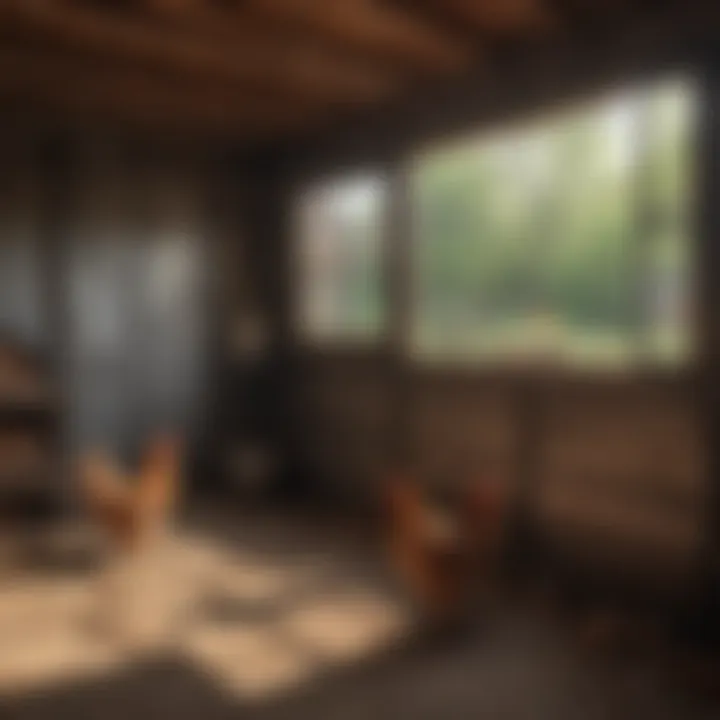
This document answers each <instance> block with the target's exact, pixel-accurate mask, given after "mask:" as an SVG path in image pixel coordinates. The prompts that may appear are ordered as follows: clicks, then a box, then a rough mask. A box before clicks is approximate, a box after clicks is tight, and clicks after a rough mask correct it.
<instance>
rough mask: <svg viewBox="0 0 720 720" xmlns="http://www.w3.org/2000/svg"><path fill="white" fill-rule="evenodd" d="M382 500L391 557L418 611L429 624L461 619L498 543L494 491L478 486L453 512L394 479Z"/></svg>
mask: <svg viewBox="0 0 720 720" xmlns="http://www.w3.org/2000/svg"><path fill="white" fill-rule="evenodd" d="M385 499H386V501H387V509H388V522H389V527H388V530H389V551H390V560H391V563H392V564H393V567H394V569H395V571H396V572H397V574H398V575H399V577H400V579H401V581H402V582H403V584H404V585H405V587H406V588H407V590H408V591H409V593H410V595H411V596H412V597H413V599H414V601H415V602H416V603H417V604H418V606H419V608H420V610H421V611H422V612H423V614H424V615H425V616H426V617H427V618H428V619H429V620H430V621H431V622H439V623H446V622H449V621H452V620H457V619H460V618H462V617H464V616H465V615H466V614H467V612H468V611H469V609H470V604H471V602H472V600H473V598H474V595H475V593H474V590H475V588H476V586H477V581H478V580H480V579H482V577H483V574H484V571H487V569H488V567H489V565H488V563H489V562H490V560H491V557H492V555H493V554H494V550H495V548H496V546H497V539H498V534H499V530H500V521H501V505H500V503H499V496H498V494H497V492H495V491H494V490H492V488H490V487H488V486H486V485H485V484H482V485H477V486H475V487H473V488H472V489H471V491H470V492H469V493H468V494H467V496H465V497H463V498H462V499H461V500H460V503H459V507H456V508H455V510H454V511H452V510H447V509H444V508H441V507H440V506H439V505H438V504H437V503H433V502H432V501H431V500H430V499H429V498H428V497H426V495H425V494H424V493H423V492H422V490H421V489H420V488H419V487H418V486H417V485H416V484H415V483H413V482H412V481H410V480H409V479H407V478H403V477H398V478H395V479H394V480H393V481H392V482H390V483H389V484H388V487H387V488H386V498H385Z"/></svg>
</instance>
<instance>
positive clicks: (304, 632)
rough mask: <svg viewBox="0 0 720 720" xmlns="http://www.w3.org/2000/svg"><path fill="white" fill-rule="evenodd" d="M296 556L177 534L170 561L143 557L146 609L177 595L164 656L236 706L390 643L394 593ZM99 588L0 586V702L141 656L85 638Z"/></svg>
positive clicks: (62, 581) (324, 561)
mask: <svg viewBox="0 0 720 720" xmlns="http://www.w3.org/2000/svg"><path fill="white" fill-rule="evenodd" d="M296 550H297V548H290V552H288V553H283V552H279V553H277V554H272V553H266V552H259V551H258V552H255V551H253V550H252V549H248V548H246V547H243V546H242V545H239V546H238V547H237V549H235V548H233V546H232V545H228V544H226V543H219V542H215V540H214V539H213V538H208V537H202V536H192V535H182V536H179V537H177V538H176V539H175V540H174V541H173V542H172V543H171V545H170V550H169V552H170V554H171V555H172V557H171V558H169V556H168V555H167V554H159V555H158V556H157V557H158V558H160V559H158V560H157V561H153V560H151V561H150V563H152V562H157V563H158V567H157V572H156V573H153V572H151V573H150V575H149V576H148V577H151V576H152V577H153V582H152V583H151V585H152V587H150V586H148V585H147V583H145V582H143V583H142V585H145V586H146V587H145V590H148V592H147V593H146V592H143V593H142V594H141V596H143V597H144V596H145V595H147V596H148V601H147V602H146V603H143V605H142V612H143V613H144V614H145V615H151V614H153V615H155V614H159V615H162V613H165V612H167V608H170V607H173V602H169V603H168V602H165V600H168V599H169V600H172V599H173V598H174V597H175V596H176V595H178V594H182V595H183V596H184V597H183V602H182V607H183V616H182V620H181V622H180V623H179V624H176V628H177V627H179V631H176V632H175V633H174V635H173V637H172V644H171V646H170V648H171V651H172V652H175V653H176V654H177V655H178V656H182V657H184V658H185V659H187V660H189V661H190V662H191V663H192V664H193V665H194V666H195V667H196V668H197V670H198V671H200V672H201V673H203V674H204V675H205V676H207V677H210V678H211V679H212V680H214V682H216V683H217V684H218V687H220V688H222V690H223V691H224V692H225V693H227V694H229V695H231V696H232V697H234V698H236V699H237V700H239V701H245V700H262V699H264V698H269V697H276V696H277V695H279V694H284V693H287V692H291V691H292V690H293V689H294V688H297V687H298V686H300V685H302V684H303V683H305V682H307V681H309V680H312V679H313V678H315V677H318V676H319V675H321V674H324V673H326V672H328V671H331V670H333V669H334V668H336V667H339V666H341V665H343V664H348V663H353V662H355V661H357V660H360V659H362V658H364V657H367V656H371V655H372V654H373V653H375V652H380V651H381V650H382V649H383V648H384V647H385V646H387V645H389V644H392V643H393V642H394V641H395V639H396V638H397V637H398V636H399V634H400V633H401V632H402V631H403V627H404V624H405V618H404V617H403V614H402V612H401V610H400V608H399V607H398V606H397V605H396V604H395V603H394V602H393V601H392V600H391V598H390V597H389V596H386V595H384V594H383V593H382V592H381V591H380V590H378V589H377V588H373V587H371V586H370V584H369V583H366V584H362V583H359V584H358V583H357V582H354V583H353V584H352V585H350V584H349V581H348V579H347V578H348V575H349V574H350V575H352V573H350V572H349V570H348V566H347V564H346V561H345V560H344V559H343V558H342V554H341V553H338V554H337V555H334V554H332V553H330V554H324V553H323V554H321V555H318V556H316V555H313V554H312V553H310V554H303V553H298V552H296ZM151 569H152V568H151ZM147 573H148V568H147V567H145V568H144V572H143V575H142V576H143V577H146V576H147ZM128 577H129V581H130V582H131V583H132V582H133V575H132V574H131V575H129V576H128ZM139 578H140V575H138V576H137V578H136V580H137V579H139ZM97 580H98V578H97V577H95V576H94V575H91V574H90V575H85V576H81V577H73V578H71V579H67V578H63V577H54V578H44V579H40V578H39V577H36V576H34V575H33V574H32V573H28V574H27V575H26V576H25V577H24V578H22V579H21V580H20V581H13V582H12V583H10V582H9V581H7V580H6V581H5V582H3V583H0V644H1V645H2V653H0V694H5V693H11V692H12V693H15V692H25V691H42V689H43V688H44V687H49V686H51V685H54V684H56V683H58V682H64V681H68V682H70V681H77V680H81V681H82V680H84V679H86V678H90V677H93V678H97V677H102V676H103V675H109V674H112V673H113V672H116V671H117V670H118V669H119V667H121V666H123V665H125V664H127V663H130V662H132V661H133V659H134V657H136V654H137V648H133V647H132V646H126V645H124V644H122V643H120V644H118V642H117V639H110V640H105V641H104V640H103V638H102V636H101V637H100V638H98V636H96V635H94V634H92V632H91V627H92V625H91V623H92V619H93V616H94V613H95V612H96V611H97V609H98V604H100V605H102V603H103V600H102V598H101V597H99V595H98V582H97ZM135 584H136V586H137V585H139V584H140V583H139V582H137V581H136V583H135ZM132 589H133V588H132V585H131V590H132ZM131 594H134V593H131ZM163 594H165V595H167V596H168V597H167V598H163ZM151 596H152V600H150V597H151ZM213 599H214V601H215V605H214V606H213V604H212V602H211V601H212V600H213ZM258 609H260V610H261V612H259V611H258ZM145 619H147V618H145ZM164 649H167V646H164Z"/></svg>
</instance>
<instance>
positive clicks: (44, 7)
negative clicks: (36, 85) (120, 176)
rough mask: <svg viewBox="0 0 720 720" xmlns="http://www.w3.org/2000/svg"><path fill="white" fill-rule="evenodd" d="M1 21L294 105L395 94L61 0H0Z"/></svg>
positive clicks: (364, 81)
mask: <svg viewBox="0 0 720 720" xmlns="http://www.w3.org/2000/svg"><path fill="white" fill-rule="evenodd" d="M0 20H2V21H3V24H4V25H5V26H6V27H8V26H9V27H13V28H15V29H20V30H25V31H28V32H30V33H33V34H35V35H41V36H44V37H47V38H48V39H51V40H54V41H56V42H64V43H66V44H67V45H68V46H70V47H77V48H83V49H85V50H87V51H91V52H92V53H94V54H96V55H100V56H115V57H119V58H124V59H127V60H128V61H130V62H137V63H146V64H148V65H151V66H158V67H164V68H166V69H169V70H175V71H177V72H178V73H181V74H185V75H188V76H192V77H198V76H204V77H208V78H224V79H226V80H231V81H234V82H236V83H238V86H239V87H248V86H250V87H256V88H265V89H267V90H272V91H275V92H277V93H278V95H282V96H283V97H284V98H285V99H286V100H287V101H289V102H291V101H292V100H293V99H294V98H303V99H306V98H313V99H315V100H317V101H320V102H337V103H340V104H347V103H350V104H354V103H358V102H364V101H368V100H376V99H379V98H382V97H384V96H385V95H386V93H387V92H388V91H389V90H390V89H391V87H390V83H388V82H386V81H385V80H384V79H382V78H378V77H375V76H373V77H370V76H368V75H362V76H361V75H360V74H359V73H356V74H354V75H349V74H348V73H346V72H343V71H341V70H338V68H337V67H336V66H334V65H333V64H332V63H325V64H324V65H321V64H319V63H314V64H312V65H309V64H308V63H307V62H294V61H293V60H292V59H291V58H287V59H283V60H281V61H280V62H272V57H271V56H270V55H269V54H268V53H267V52H265V53H258V52H256V51H253V49H252V48H248V49H246V48H244V47H243V45H242V44H240V43H237V44H235V45H231V44H229V43H219V42H211V41H208V40H205V41H203V40H201V39H198V37H197V33H194V32H192V28H188V30H187V32H179V31H178V30H176V29H169V28H164V29H163V28H158V27H153V26H152V25H149V24H148V23H147V21H143V20H142V18H137V17H131V16H129V15H127V14H120V13H117V14H109V12H108V11H103V10H99V9H95V8H92V7H90V6H81V5H79V4H75V3H71V2H67V3H65V2H58V0H0Z"/></svg>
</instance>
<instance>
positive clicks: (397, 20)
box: [237, 0, 473, 71]
mask: <svg viewBox="0 0 720 720" xmlns="http://www.w3.org/2000/svg"><path fill="white" fill-rule="evenodd" d="M237 7H238V12H242V13H245V14H247V13H252V14H254V15H259V16H263V17H267V18H271V19H272V20H273V21H274V22H276V23H278V25H283V26H290V27H294V28H296V29H297V30H298V32H304V33H312V34H313V35H314V36H315V37H316V38H319V39H320V40H323V41H332V42H340V43H342V44H344V45H346V46H347V47H352V48H355V49H357V50H358V51H363V52H366V53H373V54H376V55H378V54H379V55H384V56H386V57H392V58H394V59H396V60H398V61H404V62H407V63H411V64H413V65H414V66H416V67H421V68H423V69H426V70H431V71H443V70H450V71H452V70H460V69H463V68H464V67H466V66H467V65H468V64H469V63H470V62H472V60H473V52H472V51H471V49H470V48H468V47H467V46H465V45H463V44H462V43H461V42H460V41H459V40H458V39H457V38H450V37H447V36H445V35H443V34H442V33H440V32H438V31H437V30H436V29H434V28H433V27H432V26H431V25H429V24H426V23H423V22H421V21H420V20H417V19H415V18H413V16H412V14H410V13H406V12H400V11H398V10H395V9H393V8H391V7H389V6H384V5H381V4H380V3H377V2H370V1H369V0H362V1H359V0H335V1H334V2H328V0H245V1H244V2H242V3H239V2H238V3H237Z"/></svg>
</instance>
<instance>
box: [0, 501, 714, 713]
mask: <svg viewBox="0 0 720 720" xmlns="http://www.w3.org/2000/svg"><path fill="white" fill-rule="evenodd" d="M63 552H65V553H66V554H65V555H64V556H63V554H62V553H55V555H54V556H53V555H52V554H50V555H48V556H47V557H45V558H44V559H43V561H42V562H36V563H35V564H34V565H32V564H30V565H27V566H26V569H25V570H24V571H23V572H21V573H19V574H17V573H16V574H12V575H11V574H9V573H6V576H5V578H4V579H3V582H2V586H1V587H0V647H2V652H0V703H1V704H0V708H2V707H4V708H5V711H9V714H5V712H2V713H0V716H2V717H3V718H5V717H9V718H12V719H13V720H26V719H27V720H36V719H37V720H40V719H44V718H48V719H49V718H53V720H58V719H59V720H62V719H63V718H73V719H75V718H103V719H106V718H114V717H118V718H123V720H125V719H126V718H132V719H133V720H141V718H146V717H147V718H151V717H168V718H202V720H209V719H210V718H216V717H252V718H255V717H258V718H294V719H295V718H300V719H302V718H343V719H345V718H347V719H349V720H354V719H355V718H366V717H367V718H374V719H376V720H377V719H379V718H385V717H387V718H413V719H415V718H442V719H443V720H446V719H452V718H483V717H487V718H493V719H495V718H499V719H508V720H515V719H518V720H519V719H521V718H528V719H531V718H532V719H533V720H535V719H541V718H549V719H550V718H552V719H553V720H558V719H562V718H579V719H582V720H593V719H594V718H598V719H600V718H620V719H622V718H628V719H629V718H633V719H637V718H646V717H647V718H653V720H658V719H663V718H667V719H673V718H678V719H680V718H682V719H683V720H688V719H694V718H711V717H718V708H717V706H716V707H713V705H712V704H711V701H710V699H709V698H707V697H703V696H701V695H699V694H697V693H695V692H692V691H690V690H689V689H688V687H686V686H685V685H683V684H682V683H681V682H680V681H679V678H678V675H677V672H676V669H675V668H676V666H675V665H674V664H673V662H672V661H671V660H669V659H668V658H660V657H659V654H658V651H657V649H655V648H650V647H647V648H645V649H639V650H638V648H636V650H638V651H637V652H635V653H629V652H623V653H620V655H621V656H620V657H615V659H614V660H612V661H611V660H609V659H608V658H604V657H601V656H593V655H591V654H588V653H587V652H585V651H583V650H582V649H581V648H580V646H579V645H578V644H577V642H574V641H573V639H572V634H571V633H568V632H567V628H565V627H563V624H562V623H561V622H559V621H558V618H557V617H555V616H553V615H552V613H550V612H548V610H547V608H545V609H544V610H542V611H541V610H540V609H535V606H534V605H532V607H533V610H529V609H528V605H529V604H528V603H527V602H513V603H512V604H508V605H506V606H503V607H500V608H498V609H497V611H496V612H495V613H494V614H493V615H492V618H491V622H488V623H485V624H484V626H481V625H479V626H478V627H477V628H475V629H473V630H470V631H468V633H467V634H466V635H464V636H463V637H456V638H453V639H446V640H445V641H444V642H437V641H433V642H428V641H427V639H425V640H423V639H421V638H420V637H419V635H418V633H417V632H416V631H415V630H414V629H413V624H412V621H411V619H410V615H409V613H408V611H407V609H406V608H405V606H404V605H403V603H402V602H401V600H400V598H399V597H398V596H397V595H396V594H395V593H394V592H393V590H392V588H391V585H390V584H389V583H388V581H387V578H386V577H385V575H384V572H383V569H382V563H381V562H380V559H379V553H377V552H376V549H375V548H373V547H372V545H371V544H369V543H368V542H367V538H363V537H362V533H359V534H355V533H353V532H352V530H351V528H348V527H347V526H346V525H344V524H343V523H324V522H315V521H314V520H312V521H311V520H310V519H308V518H304V517H299V516H297V515H292V516H289V515H287V514H285V515H280V514H276V513H252V514H250V513H240V512H233V513H228V512H226V513H225V516H224V517H221V514H220V513H219V512H213V513H210V514H206V515H204V516H203V517H199V518H197V519H196V520H195V521H193V522H192V523H188V524H187V526H186V527H185V528H184V529H183V531H182V532H181V533H180V534H179V536H178V537H177V538H176V539H174V540H173V542H172V543H171V544H169V545H168V546H167V547H166V549H165V552H166V554H164V555H163V556H162V561H159V560H157V558H156V560H155V562H156V565H155V566H154V571H153V572H152V573H151V575H152V576H153V583H151V584H148V585H145V586H144V589H145V590H147V593H146V597H145V598H144V601H148V597H150V596H152V598H153V602H152V605H151V604H149V601H148V604H147V606H144V607H145V609H146V612H147V613H155V614H156V615H157V616H158V617H159V618H160V619H161V620H163V621H168V622H165V626H166V627H167V631H166V633H165V634H164V635H162V644H157V645H150V646H148V645H146V646H143V647H138V646H136V645H128V644H127V643H119V642H118V641H117V640H116V639H114V640H112V641H111V640H109V639H108V638H107V637H106V636H103V635H97V634H93V633H92V632H91V631H90V625H89V623H88V620H89V618H90V617H91V616H92V615H93V610H94V609H95V608H96V606H97V602H98V595H97V585H96V578H95V575H94V571H93V570H92V569H91V567H89V565H88V564H87V563H83V562H79V561H74V562H69V561H63V560H62V558H63V557H65V559H66V560H67V558H70V557H71V553H70V552H69V551H63ZM52 557H55V562H53V561H51V560H52ZM78 557H79V556H78ZM146 577H148V576H146ZM151 587H152V592H151V591H150V588H151ZM158 588H162V590H160V591H158ZM140 590H141V591H142V590H143V588H140ZM141 594H142V592H141ZM164 595H167V596H168V597H170V596H172V599H173V601H174V604H172V605H170V604H163V602H162V599H163V596H164ZM180 597H181V598H182V602H180V603H178V602H177V600H178V598H180ZM166 599H167V598H166ZM169 608H172V610H170V609H169ZM170 621H171V622H170ZM162 624H163V623H161V625H162Z"/></svg>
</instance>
